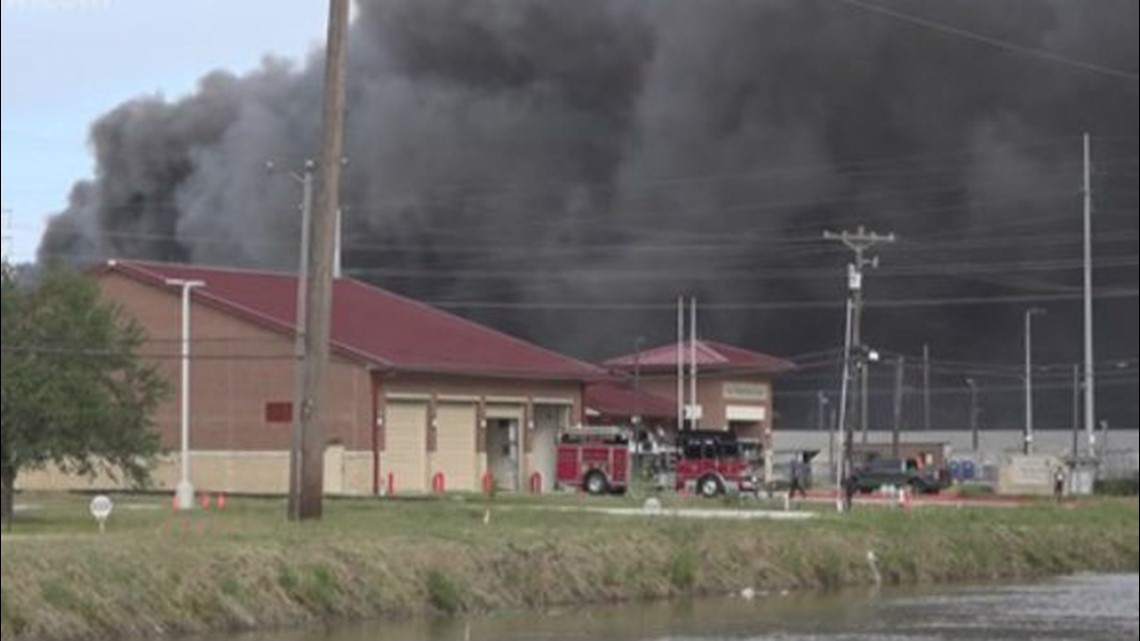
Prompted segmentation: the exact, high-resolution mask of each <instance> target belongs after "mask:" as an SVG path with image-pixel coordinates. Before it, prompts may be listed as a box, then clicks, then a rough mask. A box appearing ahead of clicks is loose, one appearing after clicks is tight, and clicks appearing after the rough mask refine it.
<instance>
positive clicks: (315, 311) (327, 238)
mask: <svg viewBox="0 0 1140 641" xmlns="http://www.w3.org/2000/svg"><path fill="white" fill-rule="evenodd" d="M347 30H348V0H330V2H329V25H328V39H327V43H326V46H325V94H324V104H323V107H322V110H321V112H322V113H321V119H322V123H323V126H324V131H323V133H322V138H321V157H320V166H319V167H318V170H319V173H318V182H317V199H316V207H314V215H313V217H312V220H311V221H310V228H309V232H310V233H309V239H310V244H309V261H308V262H309V265H308V267H309V268H308V270H307V272H306V273H307V276H308V282H307V283H306V286H305V292H306V296H305V298H306V303H307V305H306V309H305V316H306V322H305V330H306V331H305V358H304V360H303V361H302V363H301V366H302V368H303V370H304V374H303V376H304V382H303V398H302V404H301V407H300V413H301V497H300V499H301V500H300V503H299V506H298V516H300V518H301V519H319V518H321V513H322V510H323V503H322V499H323V495H324V458H325V457H324V448H325V435H324V430H323V426H322V425H321V421H322V419H323V416H322V411H323V410H324V405H325V403H324V401H325V385H324V382H325V371H326V370H327V366H328V358H329V334H330V326H331V324H332V284H333V278H332V273H333V255H334V253H335V231H336V216H337V209H338V208H339V202H338V201H339V195H340V168H341V158H342V157H343V155H344V154H343V146H344V139H343V133H344V70H345V35H346V33H347Z"/></svg>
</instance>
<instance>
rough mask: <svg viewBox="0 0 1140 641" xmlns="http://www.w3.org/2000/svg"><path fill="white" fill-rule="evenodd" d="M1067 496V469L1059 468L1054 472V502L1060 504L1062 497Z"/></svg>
mask: <svg viewBox="0 0 1140 641" xmlns="http://www.w3.org/2000/svg"><path fill="white" fill-rule="evenodd" d="M1064 495H1065V469H1064V468H1062V467H1060V466H1058V467H1057V470H1056V471H1054V472H1053V500H1055V501H1057V502H1058V503H1059V502H1060V501H1061V497H1063V496H1064Z"/></svg>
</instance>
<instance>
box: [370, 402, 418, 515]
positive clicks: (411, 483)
mask: <svg viewBox="0 0 1140 641" xmlns="http://www.w3.org/2000/svg"><path fill="white" fill-rule="evenodd" d="M385 413H386V415H387V417H386V420H385V430H384V453H383V454H382V455H381V463H380V472H381V479H382V480H383V481H384V482H385V483H386V482H387V481H388V474H389V473H391V474H392V475H394V479H393V480H394V481H395V486H396V488H395V489H396V493H397V494H399V493H401V492H423V491H424V490H425V489H427V403H419V402H407V401H389V402H388V406H387V408H386V409H385Z"/></svg>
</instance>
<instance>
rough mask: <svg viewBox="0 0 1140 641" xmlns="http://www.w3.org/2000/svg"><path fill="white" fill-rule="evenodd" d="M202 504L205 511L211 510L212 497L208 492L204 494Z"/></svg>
mask: <svg viewBox="0 0 1140 641" xmlns="http://www.w3.org/2000/svg"><path fill="white" fill-rule="evenodd" d="M201 503H202V509H203V510H208V509H210V495H209V494H207V493H206V492H202V497H201Z"/></svg>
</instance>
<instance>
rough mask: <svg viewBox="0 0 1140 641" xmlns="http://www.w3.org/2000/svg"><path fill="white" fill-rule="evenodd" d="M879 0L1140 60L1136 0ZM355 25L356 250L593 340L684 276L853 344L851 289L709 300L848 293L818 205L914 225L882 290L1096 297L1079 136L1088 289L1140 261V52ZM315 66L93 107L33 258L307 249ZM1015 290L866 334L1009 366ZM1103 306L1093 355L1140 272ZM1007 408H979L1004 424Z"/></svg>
mask: <svg viewBox="0 0 1140 641" xmlns="http://www.w3.org/2000/svg"><path fill="white" fill-rule="evenodd" d="M876 1H878V2H879V3H880V4H881V5H883V6H888V7H890V8H892V9H895V10H898V11H902V12H906V13H908V14H913V15H917V16H922V17H925V18H929V19H931V20H934V21H938V22H943V23H946V24H950V25H954V26H955V27H957V28H960V29H963V30H967V31H971V32H975V33H980V34H983V35H985V36H989V37H993V38H997V39H1000V40H1002V41H1005V42H1010V43H1016V44H1018V45H1022V46H1025V47H1029V48H1034V49H1040V50H1047V51H1050V52H1056V53H1058V54H1060V55H1063V56H1065V57H1068V58H1071V59H1073V60H1080V61H1084V62H1088V63H1092V64H1095V65H1100V66H1103V67H1106V68H1114V69H1121V70H1124V71H1127V72H1129V73H1133V74H1134V73H1136V68H1137V58H1138V54H1137V14H1138V10H1137V3H1136V2H1135V1H1133V0H1099V1H1097V2H1071V1H1064V0H1056V1H1045V0H1008V1H1006V2H988V1H984V0H956V1H950V0H947V1H939V2H934V1H930V0H906V1H903V0H891V1H890V2H887V0H876ZM267 19H271V18H270V17H267ZM251 28H252V27H251ZM350 43H351V45H350V56H349V58H350V61H349V65H350V68H349V72H348V82H349V86H348V109H347V119H348V120H347V127H346V132H347V145H346V148H347V155H348V160H349V164H348V166H347V168H346V171H345V173H344V177H343V185H342V189H343V198H342V202H343V203H344V205H345V207H346V212H345V223H344V236H345V239H346V240H345V252H346V253H345V267H346V272H347V273H349V274H351V275H355V276H358V277H360V278H363V279H366V280H369V281H372V282H376V283H378V284H381V285H383V286H386V287H389V288H392V289H396V290H399V291H403V292H405V293H408V294H411V295H413V296H416V297H418V298H421V299H425V300H430V301H449V302H467V303H469V304H468V305H467V306H460V307H456V310H457V311H458V312H459V313H462V314H465V315H468V316H472V317H474V318H477V319H479V320H482V321H485V322H489V323H491V324H493V325H496V326H498V327H500V328H503V329H505V330H508V331H511V332H514V333H518V334H522V335H525V336H527V337H529V338H532V339H534V340H537V341H540V342H543V343H546V344H549V345H551V346H554V347H556V348H560V349H563V350H566V351H570V352H574V353H576V354H578V355H581V356H584V357H587V358H596V357H602V356H607V355H612V354H614V353H619V352H625V351H629V349H631V347H632V345H633V342H634V339H635V337H637V336H644V337H645V338H646V339H647V340H649V341H650V342H655V341H665V340H667V339H668V338H669V336H670V335H671V333H672V331H673V329H672V325H671V323H672V313H671V312H670V311H669V310H668V309H640V308H636V304H638V303H664V304H668V303H669V302H670V301H671V300H673V299H674V297H675V296H676V295H677V294H678V293H682V292H684V293H692V294H696V295H698V296H699V297H700V300H701V301H702V303H705V304H706V305H708V306H709V311H707V312H706V313H705V314H703V315H702V333H703V334H704V335H705V336H708V337H710V338H713V337H715V338H717V339H720V340H724V341H728V342H736V343H740V344H742V345H745V346H749V347H753V348H757V349H761V350H767V351H772V352H776V353H781V354H787V355H793V354H798V353H802V352H808V351H813V350H817V349H820V348H824V347H831V346H835V345H839V344H841V342H842V320H841V319H842V310H841V308H838V307H830V308H824V309H819V308H806V309H805V308H790V309H750V310H719V311H718V310H716V309H715V306H716V305H717V304H724V303H765V302H774V301H789V300H791V301H803V300H832V301H838V300H841V298H842V296H843V291H844V276H843V268H844V264H845V263H846V262H847V260H848V258H849V255H848V252H846V250H844V249H842V248H841V247H839V246H837V245H835V244H826V243H823V242H822V241H820V240H819V234H820V232H821V231H822V230H823V229H825V228H830V229H843V228H847V229H851V228H854V227H855V226H856V225H857V224H865V225H867V226H868V227H870V228H874V229H876V230H878V231H884V232H885V231H894V232H896V233H897V234H899V235H900V237H901V238H902V241H901V242H899V243H897V244H896V245H895V246H892V247H887V248H884V249H883V250H882V251H881V252H879V253H880V255H881V257H882V265H883V267H882V269H881V270H879V272H878V273H876V274H873V275H871V276H869V278H868V285H867V286H868V295H869V296H870V297H872V298H880V299H889V298H947V297H961V296H1006V295H1021V294H1038V293H1039V294H1048V295H1057V294H1062V295H1064V294H1072V293H1074V292H1078V293H1079V291H1080V290H1079V285H1080V280H1079V271H1075V270H1073V269H1072V268H1071V265H1070V264H1069V263H1064V261H1070V262H1071V261H1072V260H1073V259H1078V258H1079V257H1080V253H1079V252H1080V246H1079V233H1080V219H1079V213H1080V193H1079V188H1080V175H1081V171H1080V167H1081V165H1080V141H1079V136H1080V134H1081V132H1084V131H1091V132H1092V133H1093V134H1094V136H1098V137H1097V138H1096V139H1095V152H1094V154H1095V156H1096V158H1097V161H1098V172H1097V174H1096V181H1095V189H1096V191H1095V193H1096V198H1097V208H1098V215H1099V214H1103V216H1102V217H1100V218H1098V223H1097V224H1098V229H1099V230H1101V235H1102V236H1103V239H1102V240H1098V246H1097V250H1098V255H1099V256H1107V257H1114V256H1115V257H1121V256H1122V257H1124V258H1123V262H1124V263H1125V264H1124V265H1123V268H1112V267H1111V266H1109V267H1105V268H1103V269H1101V270H1098V272H1097V274H1098V276H1097V277H1098V285H1099V286H1101V287H1104V288H1110V289H1111V288H1116V289H1119V288H1131V289H1135V288H1136V285H1137V268H1136V263H1135V260H1132V262H1131V263H1130V264H1129V263H1128V260H1127V259H1128V258H1130V257H1131V258H1133V259H1134V257H1135V256H1136V255H1137V251H1138V250H1137V241H1136V230H1137V216H1136V206H1137V202H1136V201H1137V195H1136V188H1137V180H1136V171H1137V166H1136V158H1137V143H1136V136H1137V133H1138V132H1137V113H1138V109H1137V107H1138V100H1137V94H1138V91H1137V82H1136V81H1135V80H1134V79H1133V80H1130V79H1128V78H1121V77H1118V76H1111V75H1107V74H1101V73H1097V72H1095V71H1090V70H1088V69H1081V68H1077V67H1075V66H1073V65H1068V64H1065V63H1063V62H1057V61H1050V60H1044V59H1040V58H1038V57H1035V56H1033V55H1027V54H1024V53H1018V52H1014V51H1010V50H1008V49H1002V48H1000V47H998V46H994V45H990V44H985V43H982V42H978V41H975V40H971V39H967V38H962V37H958V36H955V35H952V34H948V33H944V32H939V31H934V30H931V29H928V28H925V27H922V26H919V25H916V24H913V23H910V22H906V21H903V20H899V19H894V18H891V17H888V16H884V15H882V14H879V13H875V12H870V11H866V10H864V9H862V8H860V7H858V6H854V5H853V4H850V3H846V2H840V1H837V0H786V1H776V0H770V1H764V0H702V1H700V2H694V1H691V0H676V1H665V0H662V1H649V0H645V1H640V2H622V1H612V0H591V1H575V2H569V1H560V0H554V1H523V0H503V1H489V0H399V1H397V0H388V1H378V2H362V3H360V4H359V5H358V6H357V12H356V17H355V20H354V23H353V25H352V31H351V34H350ZM321 90H322V78H321V65H320V54H319V53H314V54H313V55H312V56H311V57H310V59H309V60H307V61H304V62H303V63H302V64H300V65H294V64H291V63H289V62H287V61H282V60H278V59H272V58H267V60H266V61H265V63H264V64H263V66H262V67H261V68H260V69H258V70H256V71H254V72H252V73H249V74H246V75H241V76H235V75H232V74H228V73H223V72H214V73H210V74H207V75H206V76H204V77H203V78H202V80H201V81H200V85H199V87H198V90H197V91H196V92H194V94H193V95H191V96H189V97H186V98H183V99H180V100H177V101H173V102H172V101H167V100H164V99H163V98H161V97H154V96H142V97H138V98H135V99H132V100H129V101H127V102H125V103H123V104H122V105H120V106H119V107H117V108H115V109H114V110H112V111H111V112H109V113H107V114H106V115H104V116H103V117H101V118H100V119H99V120H98V121H97V122H96V123H95V124H94V125H93V126H92V129H91V144H92V148H93V150H94V154H95V156H96V170H95V175H94V177H93V178H91V179H89V180H84V181H81V182H79V183H77V184H76V185H75V187H74V189H73V190H72V194H71V199H70V204H69V206H68V208H67V209H66V210H65V211H63V212H61V213H59V214H58V215H57V216H55V217H54V218H53V220H52V222H51V224H50V227H49V229H48V232H47V234H46V235H45V237H44V239H43V241H42V244H41V247H40V250H39V254H40V257H41V258H56V257H63V258H66V259H68V260H72V261H76V262H81V263H82V262H88V261H93V260H96V259H101V258H106V257H112V256H120V257H137V258H150V259H160V260H170V261H191V262H200V263H211V264H228V265H241V266H259V267H272V268H290V267H291V266H292V265H295V262H296V255H297V250H296V245H297V238H298V219H299V216H298V207H297V204H298V200H299V197H300V194H299V189H298V188H297V186H296V185H295V184H294V183H293V182H292V181H290V180H288V179H287V178H285V177H283V176H281V175H270V174H268V173H267V172H266V171H265V162H266V161H267V160H273V161H274V162H275V163H277V165H278V166H293V167H297V166H300V165H301V163H303V162H304V160H305V159H307V158H312V157H313V156H314V155H315V154H316V149H317V137H318V134H319V114H320V92H321ZM993 239H996V240H993ZM987 261H992V262H993V263H1000V264H1002V265H1009V264H1010V263H1014V262H1018V261H1031V262H1036V263H1039V264H1040V263H1041V262H1042V261H1057V264H1058V265H1061V264H1065V265H1068V267H1058V268H1057V269H1056V270H1050V271H1013V270H1009V272H1008V273H1007V272H1006V271H1005V270H1004V269H1003V268H998V267H985V264H986V262H987ZM977 264H981V265H982V266H983V267H982V268H970V267H969V265H977ZM991 264H992V263H991ZM1047 267H1048V265H1045V266H1044V267H1043V268H1042V269H1045V268H1047ZM971 269H973V270H974V271H971ZM615 302H619V303H623V304H630V303H632V304H635V305H634V309H624V310H621V311H615V310H614V309H606V306H607V305H608V304H611V303H615ZM487 304H492V305H490V306H488V305H487ZM567 305H569V307H568V308H566V306H567ZM591 305H597V306H598V308H591V307H590V306H591ZM1023 307H1024V304H1010V305H1005V306H995V305H984V306H952V307H950V306H947V307H919V308H873V309H870V310H869V311H868V313H867V317H866V324H867V337H868V340H869V342H872V343H875V344H878V345H880V346H882V347H883V348H884V349H887V350H894V351H898V352H906V353H908V354H911V355H913V354H916V353H917V352H918V350H919V349H920V346H921V344H922V343H930V344H931V345H932V346H933V349H934V352H935V354H936V356H938V357H939V358H943V359H958V360H987V361H991V362H994V363H1010V364H1015V363H1016V362H1017V360H1018V358H1019V355H1020V351H1019V349H1020V343H1019V341H1020V318H1021V316H1020V314H1021V310H1022V309H1023ZM1098 315H1099V318H1100V319H1101V320H1100V321H1099V322H1100V325H1098V351H1099V352H1100V353H1101V354H1100V355H1101V357H1102V358H1103V359H1122V358H1129V357H1134V356H1135V355H1136V353H1137V332H1136V329H1135V328H1136V326H1137V303H1136V298H1135V297H1131V298H1123V299H1106V300H1104V301H1098ZM1039 325H1040V330H1039V332H1040V333H1039V336H1040V345H1041V347H1040V351H1039V353H1038V355H1037V357H1038V359H1040V360H1041V361H1042V362H1058V361H1065V362H1072V361H1075V360H1076V359H1078V358H1079V353H1080V352H1079V349H1080V339H1079V332H1080V327H1081V325H1080V316H1079V303H1077V302H1072V301H1069V302H1057V303H1053V304H1051V314H1050V316H1049V317H1048V320H1041V321H1040V323H1039ZM1106 362H1107V361H1106ZM1132 367H1133V368H1135V365H1134V362H1133V365H1132ZM940 372H941V373H940V375H939V376H940V378H938V380H939V381H941V383H940V385H941V386H943V387H949V386H959V387H962V389H963V390H964V389H965V388H964V386H963V385H962V383H961V381H960V380H958V379H960V378H961V376H960V375H956V374H954V373H953V372H950V371H948V370H940ZM834 374H835V371H834V368H824V369H822V370H815V371H814V375H816V376H822V378H819V379H810V378H807V379H804V381H805V382H804V384H803V385H804V388H805V390H808V391H810V390H811V389H814V388H815V387H821V388H823V387H831V386H833V385H834V378H835V376H834ZM804 375H805V376H809V373H808V372H805V374H804ZM883 380H884V381H885V380H887V379H885V378H884V379H883ZM994 380H995V381H998V380H1001V381H1005V379H1000V378H999V379H994ZM1132 381H1133V382H1132V383H1130V384H1128V385H1126V386H1125V387H1123V388H1122V389H1117V390H1116V392H1111V391H1106V392H1105V393H1106V394H1111V393H1118V394H1123V396H1122V398H1123V399H1124V400H1118V402H1117V405H1118V407H1115V409H1114V410H1113V411H1114V412H1116V415H1114V417H1115V420H1116V421H1117V424H1119V423H1120V422H1124V423H1130V424H1131V425H1133V426H1134V425H1135V424H1136V383H1135V378H1134V377H1133V378H1132ZM1006 382H1007V383H1008V382H1009V381H1006ZM1013 382H1014V383H1016V381H1013ZM911 383H912V384H913V381H912V382H911ZM995 389H996V383H995ZM1054 396H1059V397H1065V394H1055V395H1054ZM789 398H791V397H789ZM948 398H950V401H949V402H948V404H946V407H945V411H946V412H957V411H958V410H957V409H956V408H957V406H958V405H960V403H955V402H954V399H955V398H958V397H955V396H950V397H948ZM995 398H996V397H995ZM1014 398H1016V395H1014ZM807 401H810V399H807ZM807 401H805V402H807ZM995 403H997V402H996V401H995ZM1006 405H1008V406H1009V407H1008V408H1007V409H1004V410H1003V409H1001V408H996V409H995V410H994V411H993V416H991V417H989V418H990V421H991V423H998V422H1000V421H1002V420H1004V421H1006V422H1007V423H1015V422H1016V420H1017V412H1016V411H1015V410H1014V409H1013V408H1015V407H1016V406H1015V405H1013V404H1011V403H1006ZM950 406H954V407H950ZM884 407H886V405H884ZM908 407H909V406H908ZM1003 407H1004V406H1003ZM1054 409H1055V410H1056V411H1055V412H1054V414H1053V415H1050V416H1051V417H1052V418H1054V419H1055V422H1057V423H1059V424H1063V422H1064V421H1065V420H1067V419H1066V418H1065V417H1067V415H1068V414H1067V410H1063V406H1062V405H1061V404H1059V405H1058V406H1057V407H1056V408H1054ZM909 413H910V410H909V409H908V415H909ZM883 416H886V414H883ZM952 416H953V417H954V420H960V419H961V417H962V416H963V415H962V414H961V413H960V412H959V413H953V414H952ZM788 420H792V419H788Z"/></svg>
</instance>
